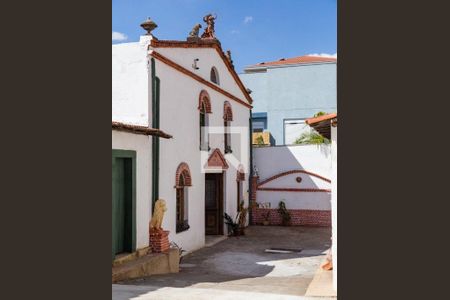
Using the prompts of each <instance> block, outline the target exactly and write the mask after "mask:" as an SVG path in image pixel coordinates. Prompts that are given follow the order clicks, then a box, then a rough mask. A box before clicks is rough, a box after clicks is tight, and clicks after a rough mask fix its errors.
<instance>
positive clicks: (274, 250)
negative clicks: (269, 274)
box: [265, 248, 302, 253]
mask: <svg viewBox="0 0 450 300" xmlns="http://www.w3.org/2000/svg"><path fill="white" fill-rule="evenodd" d="M301 251H302V249H292V248H269V249H266V250H265V252H267V253H299V252H301Z"/></svg>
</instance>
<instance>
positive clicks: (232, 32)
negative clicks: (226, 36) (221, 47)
mask: <svg viewBox="0 0 450 300" xmlns="http://www.w3.org/2000/svg"><path fill="white" fill-rule="evenodd" d="M230 33H231V34H239V30H236V29H233V30H231V31H230Z"/></svg>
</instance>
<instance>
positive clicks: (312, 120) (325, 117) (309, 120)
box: [305, 113, 337, 125]
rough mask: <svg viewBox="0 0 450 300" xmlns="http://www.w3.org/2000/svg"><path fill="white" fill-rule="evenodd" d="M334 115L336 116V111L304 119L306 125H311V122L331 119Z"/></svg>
mask: <svg viewBox="0 0 450 300" xmlns="http://www.w3.org/2000/svg"><path fill="white" fill-rule="evenodd" d="M336 117H337V114H336V113H332V114H326V115H323V116H319V117H315V118H309V119H306V120H305V123H306V124H308V125H312V124H315V123H319V122H322V121H325V120H331V119H334V118H336Z"/></svg>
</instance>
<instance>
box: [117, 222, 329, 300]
mask: <svg viewBox="0 0 450 300" xmlns="http://www.w3.org/2000/svg"><path fill="white" fill-rule="evenodd" d="M330 236H331V230H330V228H321V227H282V226H250V227H248V228H247V229H246V235H245V236H241V237H230V238H228V239H225V240H223V241H220V242H219V243H217V244H215V245H213V246H210V247H204V248H202V249H199V250H197V251H195V252H192V253H190V254H188V255H186V256H184V257H183V260H182V262H181V265H180V272H179V273H176V274H166V275H153V276H151V277H147V278H143V279H136V280H130V281H127V282H121V283H119V284H113V285H112V294H113V297H112V299H113V300H124V299H141V300H144V299H164V300H172V299H196V300H197V299H198V300H201V299H233V300H238V299H286V300H289V299H318V298H311V297H306V296H304V295H305V293H306V290H307V288H308V286H309V284H310V283H311V281H312V279H313V277H314V275H315V274H316V272H317V270H318V268H319V266H320V264H321V262H322V261H323V260H324V257H325V252H326V250H327V249H329V248H330V243H331V241H330ZM268 248H295V249H299V248H300V249H302V251H301V252H300V253H288V254H281V253H266V252H264V250H265V249H268ZM320 299H327V298H320ZM328 299H336V298H328Z"/></svg>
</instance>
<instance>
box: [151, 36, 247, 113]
mask: <svg viewBox="0 0 450 300" xmlns="http://www.w3.org/2000/svg"><path fill="white" fill-rule="evenodd" d="M150 46H151V47H154V48H214V49H216V51H217V53H218V54H219V56H220V58H222V60H223V62H224V64H225V66H226V67H227V69H228V71H229V72H230V74H231V76H232V77H233V79H234V81H235V82H236V84H237V85H238V86H239V88H240V90H241V91H242V93H243V94H244V96H245V98H246V99H247V101H248V103H249V104H252V102H253V100H252V97H250V94H249V93H248V91H247V89H246V88H245V86H244V84H243V83H242V81H241V79H240V78H239V75H238V74H237V73H236V71H235V70H234V66H233V65H232V64H231V62H230V61H229V60H228V58H227V57H226V56H225V53H223V50H222V47H221V46H220V42H219V41H218V40H214V39H198V40H196V41H172V40H157V39H152V40H151V44H150Z"/></svg>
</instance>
